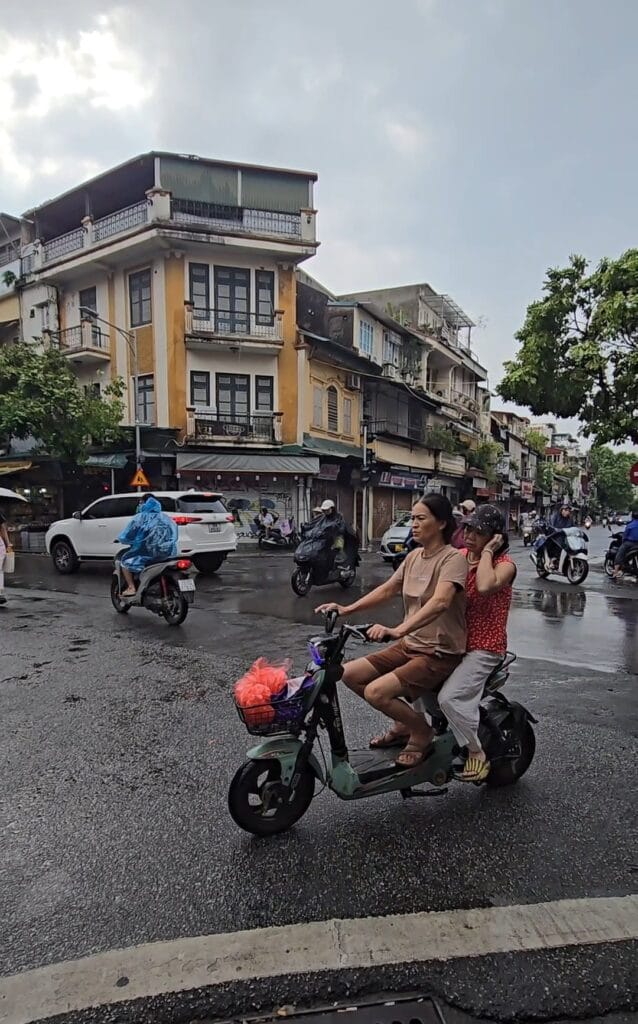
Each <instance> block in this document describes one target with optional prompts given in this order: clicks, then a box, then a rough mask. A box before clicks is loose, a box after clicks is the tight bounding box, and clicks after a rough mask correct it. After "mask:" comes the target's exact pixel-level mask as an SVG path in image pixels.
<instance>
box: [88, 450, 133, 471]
mask: <svg viewBox="0 0 638 1024" xmlns="http://www.w3.org/2000/svg"><path fill="white" fill-rule="evenodd" d="M127 462H128V458H127V456H126V455H123V454H122V452H115V453H113V454H111V455H89V457H88V459H87V460H86V462H85V466H94V467H99V468H100V469H124V467H125V465H126V463H127Z"/></svg>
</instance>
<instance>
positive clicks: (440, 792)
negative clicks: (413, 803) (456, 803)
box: [399, 786, 447, 800]
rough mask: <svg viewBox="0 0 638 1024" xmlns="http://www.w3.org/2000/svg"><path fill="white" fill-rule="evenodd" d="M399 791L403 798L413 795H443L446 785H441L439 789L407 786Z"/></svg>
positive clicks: (408, 798)
mask: <svg viewBox="0 0 638 1024" xmlns="http://www.w3.org/2000/svg"><path fill="white" fill-rule="evenodd" d="M399 792H400V793H401V796H402V797H403V799H404V800H410V799H411V798H412V797H413V796H445V794H446V793H447V786H441V787H440V788H439V789H413V788H412V786H409V787H408V788H407V789H401V790H400V791H399Z"/></svg>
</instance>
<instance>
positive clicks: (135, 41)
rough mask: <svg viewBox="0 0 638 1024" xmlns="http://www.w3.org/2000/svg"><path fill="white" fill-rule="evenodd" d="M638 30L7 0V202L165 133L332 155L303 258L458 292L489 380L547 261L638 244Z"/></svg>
mask: <svg viewBox="0 0 638 1024" xmlns="http://www.w3.org/2000/svg"><path fill="white" fill-rule="evenodd" d="M637 38H638V3H636V2H635V0H606V3H604V4H603V3H601V2H600V0H400V2H397V0H395V2H394V3H389V2H388V0H322V2H321V3H315V4H305V3H300V2H299V0H269V2H268V3H263V2H258V0H181V2H180V3H179V4H176V3H174V2H173V3H169V2H167V0H132V2H130V3H128V4H126V5H122V4H119V3H112V2H110V0H101V2H94V0H66V2H65V0H58V2H57V3H56V4H51V3H50V2H46V3H43V2H41V0H30V2H29V3H25V4H14V5H12V8H11V17H10V18H7V19H3V24H2V25H1V26H0V210H4V211H5V212H8V213H21V212H23V211H24V210H26V209H28V208H30V207H32V206H34V205H37V204H39V203H40V202H42V201H44V200H46V199H49V198H51V197H53V196H55V195H57V194H58V193H59V192H61V191H64V190H65V189H68V188H70V187H72V186H73V185H75V184H78V183H79V182H80V181H82V180H84V179H85V178H87V177H89V176H91V175H93V174H95V173H97V172H98V171H100V170H103V169H105V168H108V167H110V166H113V165H115V164H117V163H120V162H121V161H123V160H126V159H128V158H129V157H131V156H133V155H135V154H137V153H142V152H146V151H148V150H150V149H162V150H171V151H176V152H182V153H195V154H197V155H200V156H207V157H213V158H220V159H230V160H238V161H246V162H251V163H261V164H273V165H276V166H288V167H293V168H300V169H303V170H312V171H316V172H317V173H318V174H319V183H318V186H317V189H316V194H315V199H316V206H317V208H318V211H319V214H318V236H319V238H320V240H321V247H320V250H319V254H318V256H317V257H316V258H314V259H313V260H311V261H309V262H308V263H306V264H304V269H306V270H307V271H308V272H309V273H310V274H312V275H313V276H314V277H316V278H318V279H319V280H321V281H322V282H323V283H324V284H326V285H327V286H328V287H329V288H330V289H332V290H333V291H335V292H337V293H347V292H352V291H358V290H363V289H371V288H377V287H382V286H390V285H395V284H407V283H414V282H421V281H427V282H429V283H430V284H431V285H432V286H433V287H434V288H435V289H436V290H437V291H440V292H446V293H448V294H450V295H451V296H452V297H453V298H454V299H455V300H456V301H457V302H458V303H459V305H461V306H462V307H463V309H464V310H466V311H467V312H468V313H469V314H470V315H471V316H472V317H473V318H474V319H475V320H477V321H478V323H479V327H477V328H476V329H475V332H474V337H473V345H474V348H475V349H476V350H477V352H478V355H479V358H480V360H481V362H482V363H483V364H484V365H485V366H486V367H487V368H488V370H489V376H490V385H491V386H492V387H494V386H495V385H496V384H497V382H498V380H499V379H500V377H501V375H502V363H503V360H504V359H507V358H511V357H512V355H513V354H514V352H515V349H516V343H515V340H514V334H515V332H516V330H517V329H518V328H519V327H520V326H521V324H522V322H523V320H524V316H525V309H526V306H527V304H528V303H529V302H531V301H533V300H534V299H535V298H537V297H538V296H539V295H540V291H541V287H542V282H543V277H544V273H545V271H546V269H547V268H548V267H550V266H557V265H561V264H563V263H564V262H565V261H566V260H567V259H568V257H569V255H570V254H571V253H574V252H579V253H582V254H584V255H585V256H587V257H588V258H590V259H591V260H592V261H594V262H596V261H597V260H598V259H599V258H601V257H602V256H611V257H613V256H617V255H619V254H620V253H621V252H623V251H624V250H625V249H627V248H629V247H630V246H633V245H635V244H636V226H637V215H638V199H637V195H638V190H637V189H636V177H635V174H636V171H635V169H636V166H638V130H637V123H636V122H637V110H638V106H637V104H636V70H635V41H636V39H637ZM493 404H495V405H502V403H500V401H499V400H498V399H497V400H496V402H495V403H493ZM548 418H551V417H548Z"/></svg>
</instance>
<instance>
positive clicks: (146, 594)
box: [111, 548, 195, 626]
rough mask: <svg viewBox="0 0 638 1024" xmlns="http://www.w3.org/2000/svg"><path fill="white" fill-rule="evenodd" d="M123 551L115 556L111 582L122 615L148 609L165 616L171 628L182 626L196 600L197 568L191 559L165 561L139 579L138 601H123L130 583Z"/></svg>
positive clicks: (131, 599)
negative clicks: (124, 569)
mask: <svg viewBox="0 0 638 1024" xmlns="http://www.w3.org/2000/svg"><path fill="white" fill-rule="evenodd" d="M126 550H127V549H126V548H123V549H122V550H121V551H118V553H117V554H116V556H115V563H114V566H113V576H112V578H111V604H112V605H113V607H114V608H115V611H116V612H119V614H120V615H126V614H127V612H129V611H130V610H131V608H135V607H137V608H146V609H147V610H148V611H149V612H154V613H155V614H156V615H161V616H162V618H164V619H165V620H166V622H167V623H168V625H169V626H181V624H182V622H183V621H184V619H185V618H186V616H187V615H188V609H189V608H190V606H191V605H192V604H193V602H194V600H195V580H194V579H193V577H194V575H195V567H194V566H193V563H192V562H191V560H190V559H189V558H181V557H177V558H162V559H158V560H157V562H152V563H151V565H147V566H146V568H145V569H142V572H141V573H140V574H139V576H138V580H137V590H136V592H135V596H134V597H122V591H123V590H125V589H126V580H125V579H124V574H123V572H122V556H123V555H124V554H126Z"/></svg>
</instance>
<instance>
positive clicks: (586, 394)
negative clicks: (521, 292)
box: [497, 249, 638, 444]
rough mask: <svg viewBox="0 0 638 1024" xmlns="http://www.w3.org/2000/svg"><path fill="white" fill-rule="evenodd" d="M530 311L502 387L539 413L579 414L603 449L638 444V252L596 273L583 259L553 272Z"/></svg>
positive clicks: (504, 392) (630, 252)
mask: <svg viewBox="0 0 638 1024" xmlns="http://www.w3.org/2000/svg"><path fill="white" fill-rule="evenodd" d="M543 292H544V295H543V298H542V299H540V300H539V301H538V302H533V303H532V304H531V305H530V306H528V308H527V316H526V318H525V323H524V324H523V326H522V328H521V329H520V331H518V333H517V335H516V337H517V339H518V341H519V342H520V348H519V351H518V353H517V355H516V358H515V359H513V360H510V361H509V362H506V363H505V376H504V378H503V380H502V381H501V383H500V384H499V386H498V389H497V390H498V392H499V394H500V395H501V396H502V397H503V398H505V399H507V400H508V401H512V402H517V403H518V404H519V405H526V406H529V408H530V409H531V410H532V412H533V413H534V414H536V415H544V414H545V413H553V414H554V415H556V416H560V417H578V418H579V419H580V420H581V421H582V423H583V430H584V433H585V434H586V435H587V436H593V437H594V438H595V441H596V443H597V444H603V443H605V442H612V443H613V442H624V441H625V440H627V439H630V440H631V441H633V442H634V443H637V444H638V249H628V250H627V252H625V253H623V255H622V256H620V257H619V258H618V259H617V260H608V259H604V260H602V261H601V262H600V263H599V264H598V267H597V268H596V269H595V270H594V272H593V273H591V274H589V273H588V263H587V261H586V260H585V259H584V258H583V257H582V256H572V257H571V259H570V261H569V265H568V266H567V267H563V268H555V269H551V270H549V271H548V272H547V278H546V280H545V283H544V285H543Z"/></svg>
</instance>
